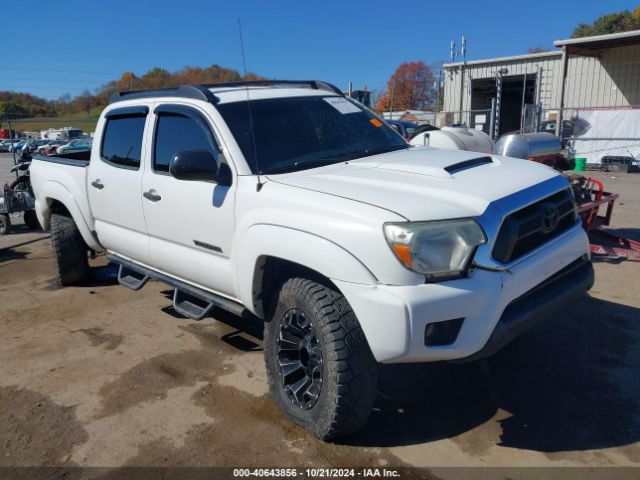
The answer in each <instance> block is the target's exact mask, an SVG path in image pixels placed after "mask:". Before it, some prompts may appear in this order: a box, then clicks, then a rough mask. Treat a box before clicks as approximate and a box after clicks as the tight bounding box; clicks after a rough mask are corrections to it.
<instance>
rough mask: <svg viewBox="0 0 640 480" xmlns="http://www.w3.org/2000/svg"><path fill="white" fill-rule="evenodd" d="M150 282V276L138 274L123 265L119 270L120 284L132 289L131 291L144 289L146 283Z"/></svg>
mask: <svg viewBox="0 0 640 480" xmlns="http://www.w3.org/2000/svg"><path fill="white" fill-rule="evenodd" d="M148 280H149V276H148V275H144V274H143V273H138V272H137V271H135V270H131V269H130V268H127V267H125V266H124V265H122V264H121V265H120V268H119V269H118V283H119V284H120V285H123V286H125V287H127V288H130V289H131V290H136V291H137V290H140V289H141V288H142V287H144V285H145V283H147V281H148Z"/></svg>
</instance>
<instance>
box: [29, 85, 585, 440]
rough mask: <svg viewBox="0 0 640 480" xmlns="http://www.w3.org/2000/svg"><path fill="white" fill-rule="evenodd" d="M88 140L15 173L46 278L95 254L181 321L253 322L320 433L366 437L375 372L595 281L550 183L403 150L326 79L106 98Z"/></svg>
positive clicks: (447, 349)
mask: <svg viewBox="0 0 640 480" xmlns="http://www.w3.org/2000/svg"><path fill="white" fill-rule="evenodd" d="M93 145H94V147H93V151H92V152H91V154H90V159H86V160H82V159H75V160H70V159H62V158H59V157H42V156H40V157H38V156H37V157H35V159H34V161H33V164H32V166H31V179H32V182H33V189H34V191H35V195H36V211H37V215H38V219H39V221H40V223H41V224H42V225H43V226H44V227H45V228H49V227H50V228H51V231H52V241H53V247H54V252H55V256H56V258H57V264H58V274H59V279H60V281H61V283H62V284H63V285H74V284H81V283H83V282H85V281H87V280H88V278H89V273H90V272H89V267H88V262H87V258H88V257H89V256H90V255H91V254H92V253H95V252H106V253H107V255H108V256H109V259H110V260H111V261H112V262H114V263H116V264H118V265H119V266H120V270H119V276H118V278H119V281H120V283H122V284H123V285H125V286H127V287H130V288H132V289H133V290H138V289H140V288H141V287H142V286H143V285H144V284H145V282H146V281H147V280H148V279H149V278H151V279H156V280H161V281H164V282H167V283H169V284H170V285H172V286H173V287H174V288H175V294H174V308H175V310H176V311H178V312H180V313H181V314H183V315H185V316H187V317H190V318H193V319H196V320H197V319H201V318H203V317H204V316H206V315H208V314H209V312H210V311H211V309H212V308H214V307H216V308H223V309H226V310H229V311H231V312H234V313H236V314H238V315H249V314H252V315H255V316H257V317H259V318H261V319H264V321H265V328H264V352H265V362H266V369H267V374H268V378H269V387H270V391H271V393H272V395H273V398H274V400H275V401H276V403H277V404H278V406H279V407H280V408H281V409H282V411H283V412H284V413H285V414H286V415H287V416H288V417H289V418H290V419H292V420H293V421H295V422H297V423H298V424H300V425H302V426H304V427H306V428H308V429H310V430H311V431H313V432H314V433H315V434H316V435H317V436H318V437H320V438H323V439H332V438H336V437H338V436H342V435H347V434H350V433H353V432H355V431H357V430H359V429H361V428H362V427H363V426H364V425H365V423H366V422H367V419H368V417H369V415H370V411H371V409H372V406H373V403H374V399H375V397H376V392H377V363H378V362H380V363H394V362H434V361H441V360H472V359H478V358H483V357H486V356H489V355H491V354H493V353H494V352H496V351H497V350H498V349H499V348H501V347H502V346H503V345H505V344H506V343H508V342H509V341H510V340H512V339H513V338H514V337H515V336H517V335H519V334H520V333H521V332H523V331H524V330H526V329H527V328H529V327H530V326H532V325H533V324H534V323H536V322H537V321H538V320H540V319H542V318H545V316H549V315H552V314H553V312H554V311H555V310H556V309H557V308H558V307H559V306H560V305H561V304H563V303H565V302H567V301H570V300H572V299H574V298H576V297H578V296H580V295H582V294H584V292H586V291H587V290H588V289H589V288H590V287H591V285H592V284H593V268H592V265H591V262H590V258H589V247H588V240H587V237H586V235H585V232H584V231H583V229H582V228H581V225H580V220H579V218H578V217H577V215H576V208H575V202H574V198H573V194H572V191H571V189H570V186H569V183H568V182H567V180H565V178H563V177H562V176H561V175H559V174H558V173H556V172H555V171H554V170H552V169H550V168H548V167H546V166H543V165H540V164H536V163H533V162H529V161H525V160H517V159H513V158H506V157H499V156H495V155H487V154H478V153H473V152H466V151H454V150H437V149H432V148H428V147H423V146H418V147H415V146H411V145H408V144H407V143H406V142H405V140H404V139H403V138H401V137H400V136H399V135H398V134H397V133H396V132H395V131H394V130H393V129H392V128H390V127H389V126H388V125H387V124H385V123H384V121H382V120H381V119H380V118H378V117H377V116H376V115H375V114H373V113H372V112H370V111H369V110H367V109H366V108H364V107H363V106H361V105H360V104H358V103H356V102H354V101H352V100H350V99H349V98H346V97H345V96H344V95H343V94H342V93H341V92H340V91H339V90H338V89H337V88H336V87H334V86H332V85H329V84H327V83H323V82H317V81H300V82H297V81H296V82H294V81H263V82H241V83H236V84H222V85H220V84H218V85H191V86H182V87H180V88H176V89H168V90H156V91H141V92H124V93H120V94H116V95H115V98H113V99H112V102H111V104H110V105H109V106H108V107H107V108H106V109H105V110H104V112H103V113H102V115H101V117H100V120H99V122H98V125H97V129H96V136H95V140H94V143H93ZM541 348H544V346H541Z"/></svg>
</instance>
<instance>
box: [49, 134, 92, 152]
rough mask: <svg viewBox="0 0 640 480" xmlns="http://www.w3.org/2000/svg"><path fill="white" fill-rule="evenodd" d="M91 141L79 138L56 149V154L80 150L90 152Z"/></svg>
mask: <svg viewBox="0 0 640 480" xmlns="http://www.w3.org/2000/svg"><path fill="white" fill-rule="evenodd" d="M91 144H92V141H91V139H90V138H79V139H77V140H72V141H70V142H69V143H67V144H66V145H61V146H59V147H58V148H57V149H56V152H57V153H69V152H79V151H82V150H91Z"/></svg>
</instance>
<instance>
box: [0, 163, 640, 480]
mask: <svg viewBox="0 0 640 480" xmlns="http://www.w3.org/2000/svg"><path fill="white" fill-rule="evenodd" d="M597 176H598V177H600V178H603V179H604V181H605V182H606V185H607V186H608V187H609V189H611V190H613V191H619V192H621V194H622V199H621V200H622V205H619V206H618V207H617V208H616V210H615V212H614V215H615V217H614V227H616V228H621V229H625V232H626V233H627V234H631V235H636V236H637V235H638V233H639V232H640V230H639V229H638V226H639V225H640V215H639V214H638V212H640V175H612V174H598V175H597ZM614 176H615V177H616V178H611V177H614ZM15 220H16V222H17V221H18V220H19V219H15ZM0 249H1V250H0V332H1V334H2V340H1V343H0V467H16V466H74V465H78V466H94V467H95V466H105V467H114V466H234V467H249V466H255V467H266V466H280V467H284V466H307V465H313V466H358V467H363V466H395V467H404V466H417V467H424V468H427V469H430V470H424V472H423V473H424V474H425V475H426V476H429V477H431V478H433V477H434V476H435V477H437V476H447V474H446V473H447V472H448V471H447V470H444V471H442V470H438V467H476V466H482V467H491V466H493V467H559V466H582V467H585V466H586V467H613V466H615V467H621V466H635V467H640V410H639V407H640V374H639V373H638V372H639V371H640V295H638V292H639V291H640V288H639V285H640V263H633V262H628V261H625V262H606V261H599V262H596V265H595V267H596V275H597V278H596V285H595V287H594V288H593V290H592V291H591V292H590V295H589V296H588V297H585V298H584V300H582V301H581V302H578V303H576V304H574V305H572V306H571V307H570V308H566V309H564V310H562V311H558V312H557V314H556V315H555V316H554V318H550V319H549V320H548V321H546V322H545V323H544V324H542V325H541V326H539V327H538V328H536V329H535V330H534V331H532V332H531V333H529V334H527V335H525V336H524V337H522V338H520V339H518V340H516V341H515V342H514V343H512V344H511V345H510V346H508V347H507V348H506V349H505V350H503V351H502V352H501V353H500V354H498V355H497V356H496V357H494V358H492V359H490V360H487V361H482V362H477V363H474V364H467V365H450V364H432V365H403V366H387V367H383V368H381V384H380V391H379V395H378V398H377V400H376V407H375V410H374V413H373V417H372V419H371V422H370V424H369V426H368V428H367V429H366V430H365V431H364V432H362V433H361V434H359V435H357V436H356V437H353V438H350V439H348V440H346V441H344V442H343V443H341V444H326V443H322V442H319V441H317V440H315V439H314V438H312V437H311V436H310V435H309V434H307V433H306V432H305V431H303V430H301V429H299V428H298V427H296V426H294V425H292V424H291V423H289V422H288V421H287V420H285V419H284V418H283V417H282V416H281V415H280V414H279V413H278V411H277V410H276V408H275V406H274V404H273V402H272V401H271V400H270V398H269V396H268V395H267V392H266V382H265V372H264V368H263V364H262V352H261V350H262V347H261V328H260V325H259V323H257V322H253V321H246V320H241V319H239V318H236V317H233V316H232V315H229V314H225V313H223V312H217V313H216V314H215V315H214V318H207V319H205V320H203V321H200V322H194V321H191V320H186V319H183V318H180V317H179V316H178V315H176V314H174V312H173V311H172V308H171V298H170V293H171V292H170V291H169V290H168V287H167V286H166V285H164V284H161V283H157V282H150V283H149V284H148V285H147V286H146V287H145V288H144V289H143V290H142V291H141V292H133V291H130V290H127V289H125V288H123V287H120V286H118V285H116V282H115V278H114V270H113V269H112V268H111V267H109V266H106V265H105V262H104V260H102V261H98V262H97V263H96V265H102V266H98V267H96V269H95V275H94V276H95V278H94V281H93V283H92V285H91V286H87V287H83V288H64V289H60V288H58V287H57V286H56V285H55V282H54V281H53V277H54V262H53V259H52V256H51V251H50V242H49V237H48V235H47V234H46V233H32V232H29V231H27V230H26V228H25V227H24V226H20V225H18V226H16V229H15V232H14V233H13V234H11V235H9V236H6V237H4V238H0ZM596 471H597V470H596ZM1 472H2V471H1V470H0V476H2V475H1ZM519 472H520V473H519ZM523 472H529V473H530V471H529V470H526V471H525V470H522V471H518V470H516V471H515V472H512V473H510V474H509V475H510V476H511V477H512V478H513V477H519V476H526V475H528V473H523ZM619 472H620V473H623V472H624V473H625V475H628V476H629V478H631V476H632V475H633V472H632V471H628V470H624V471H623V470H620V471H619ZM609 473H610V472H609ZM635 473H636V475H637V474H638V471H637V470H636V472H635ZM101 474H104V472H102V473H101ZM618 478H619V477H618Z"/></svg>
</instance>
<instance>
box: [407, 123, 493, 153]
mask: <svg viewBox="0 0 640 480" xmlns="http://www.w3.org/2000/svg"><path fill="white" fill-rule="evenodd" d="M410 143H411V145H426V146H428V147H433V148H444V149H448V150H468V151H470V152H479V153H493V144H494V142H493V140H491V137H489V135H487V134H486V133H484V132H483V131H481V130H474V129H472V128H467V127H443V128H442V129H440V130H431V131H429V132H423V133H419V134H418V135H416V136H415V137H413V138H412V139H411V142H410Z"/></svg>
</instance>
